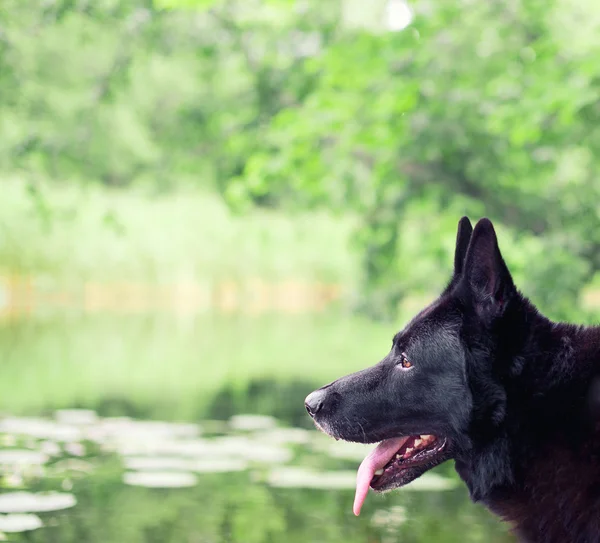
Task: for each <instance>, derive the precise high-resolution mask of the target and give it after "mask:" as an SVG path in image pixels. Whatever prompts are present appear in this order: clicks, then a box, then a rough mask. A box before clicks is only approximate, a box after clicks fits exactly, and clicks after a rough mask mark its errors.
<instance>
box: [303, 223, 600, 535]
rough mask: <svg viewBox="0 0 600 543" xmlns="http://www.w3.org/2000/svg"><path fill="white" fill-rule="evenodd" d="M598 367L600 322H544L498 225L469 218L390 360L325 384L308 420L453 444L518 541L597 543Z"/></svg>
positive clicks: (375, 435)
mask: <svg viewBox="0 0 600 543" xmlns="http://www.w3.org/2000/svg"><path fill="white" fill-rule="evenodd" d="M403 353H404V354H405V355H406V357H407V358H408V359H409V360H410V362H411V363H412V364H413V366H412V368H411V369H410V371H404V370H402V368H401V367H400V365H399V361H400V360H401V356H402V355H403ZM599 370H600V328H598V327H583V326H575V325H572V324H563V323H554V322H552V321H550V320H549V319H547V318H546V317H544V316H543V315H541V314H540V313H539V312H538V311H537V309H536V308H535V307H534V306H533V305H532V304H531V303H530V302H529V300H527V299H526V298H525V297H524V296H522V295H521V294H520V293H519V292H518V291H517V289H516V288H515V285H514V283H513V280H512V277H511V275H510V272H509V271H508V268H507V266H506V264H505V263H504V260H503V258H502V255H501V253H500V250H499V248H498V242H497V238H496V234H495V232H494V228H493V226H492V223H491V222H490V221H489V220H488V219H482V220H480V221H479V222H478V223H477V225H476V226H475V229H474V230H472V228H471V224H470V222H469V221H468V219H467V218H466V217H464V218H463V219H461V221H460V223H459V228H458V234H457V240H456V251H455V257H454V274H453V276H452V279H451V281H450V282H449V284H448V286H447V287H446V289H445V290H444V291H443V293H442V295H441V296H440V297H439V298H438V299H437V300H436V301H435V302H434V303H433V304H431V305H430V306H429V307H428V308H426V309H425V310H423V311H421V313H419V314H418V315H417V316H416V317H415V318H414V319H413V320H412V321H411V322H410V323H409V324H408V325H407V326H406V327H405V328H404V330H402V331H401V332H399V333H398V334H396V336H395V337H394V341H393V345H392V349H391V351H390V353H389V354H388V355H387V356H386V357H385V358H384V359H383V360H382V361H381V362H379V363H378V364H377V365H375V366H373V367H372V368H369V369H366V370H363V371H361V372H358V373H355V374H352V375H349V376H347V377H343V378H342V379H339V380H337V381H335V382H333V383H331V384H329V385H327V386H326V387H323V389H319V390H320V391H321V396H320V401H319V406H318V407H319V409H318V411H317V412H314V413H312V415H313V416H314V418H315V421H316V423H317V424H318V425H319V426H320V427H321V428H322V429H324V430H325V431H326V432H328V433H329V434H331V435H332V436H334V437H337V438H341V439H345V440H349V441H359V442H363V443H373V442H377V441H381V440H383V439H387V438H390V437H396V436H401V435H414V434H421V433H427V434H435V435H437V436H444V437H446V438H447V439H448V440H449V447H448V450H447V455H446V457H445V458H443V459H442V460H445V459H447V458H448V457H451V458H453V459H454V461H455V465H456V470H457V472H458V473H459V475H460V477H461V478H462V479H463V480H464V482H465V483H466V485H467V486H468V488H469V491H470V494H471V497H472V499H473V500H474V501H481V502H483V503H484V504H485V505H486V506H487V507H489V508H490V509H491V510H492V511H494V512H495V513H496V514H498V515H500V516H501V517H502V518H503V519H505V520H506V521H508V522H510V523H511V525H512V526H513V528H514V531H515V533H516V534H518V535H519V536H520V537H521V539H522V540H524V541H531V542H548V543H552V542H561V543H562V542H571V541H572V542H595V541H600V428H599V426H598V422H597V417H598V415H599V414H600V379H599V377H598V375H599ZM418 475H420V473H418V474H416V475H415V476H418Z"/></svg>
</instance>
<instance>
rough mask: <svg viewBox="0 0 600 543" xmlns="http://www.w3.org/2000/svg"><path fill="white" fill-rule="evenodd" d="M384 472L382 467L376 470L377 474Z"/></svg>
mask: <svg viewBox="0 0 600 543" xmlns="http://www.w3.org/2000/svg"><path fill="white" fill-rule="evenodd" d="M382 473H383V470H382V469H378V470H377V471H376V472H375V475H381V474H382Z"/></svg>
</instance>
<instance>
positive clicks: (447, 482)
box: [402, 473, 459, 492]
mask: <svg viewBox="0 0 600 543" xmlns="http://www.w3.org/2000/svg"><path fill="white" fill-rule="evenodd" d="M458 484H459V483H458V481H456V480H455V479H450V478H449V477H442V476H441V475H438V474H437V473H425V474H423V475H421V477H419V478H418V479H415V480H414V481H413V482H412V483H409V484H407V485H406V486H404V487H402V490H403V491H424V492H433V491H439V490H452V489H454V488H456V487H457V486H458Z"/></svg>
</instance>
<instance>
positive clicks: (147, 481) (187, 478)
mask: <svg viewBox="0 0 600 543" xmlns="http://www.w3.org/2000/svg"><path fill="white" fill-rule="evenodd" d="M123 482H124V483H125V484H126V485H133V486H145V487H148V488H184V487H190V486H195V485H196V484H197V483H198V479H197V478H196V476H195V475H194V474H193V473H190V472H186V471H128V472H126V473H125V474H124V475H123Z"/></svg>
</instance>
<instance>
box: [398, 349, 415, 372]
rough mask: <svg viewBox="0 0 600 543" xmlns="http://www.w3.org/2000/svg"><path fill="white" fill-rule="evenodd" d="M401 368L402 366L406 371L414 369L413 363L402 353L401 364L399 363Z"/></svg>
mask: <svg viewBox="0 0 600 543" xmlns="http://www.w3.org/2000/svg"><path fill="white" fill-rule="evenodd" d="M398 364H399V365H400V366H402V367H403V368H404V369H405V370H407V369H409V368H412V362H411V361H410V360H409V359H408V358H406V354H405V353H402V354H401V355H400V362H398Z"/></svg>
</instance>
